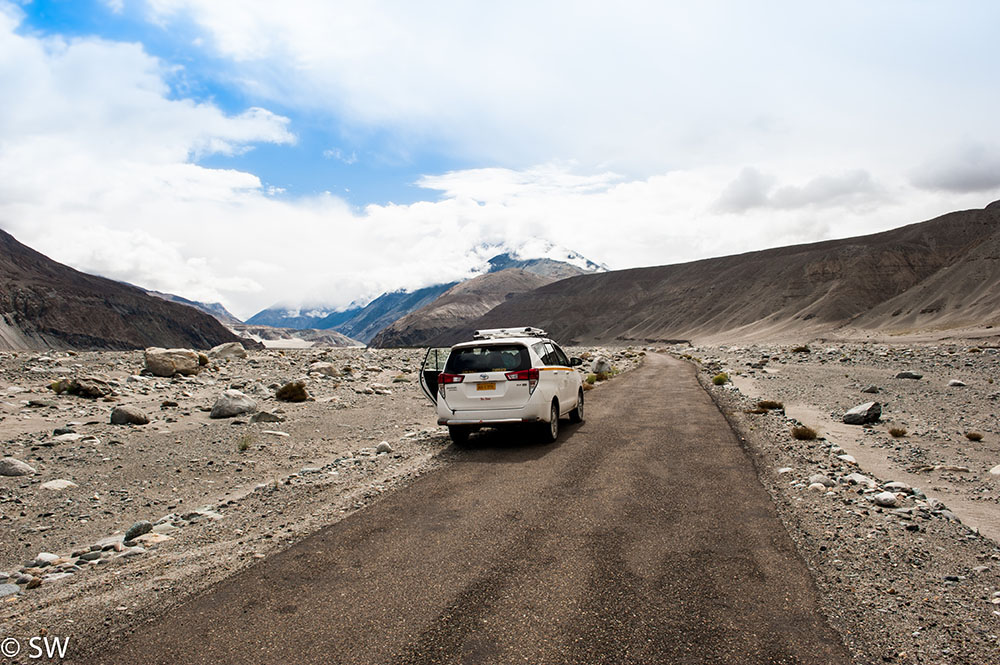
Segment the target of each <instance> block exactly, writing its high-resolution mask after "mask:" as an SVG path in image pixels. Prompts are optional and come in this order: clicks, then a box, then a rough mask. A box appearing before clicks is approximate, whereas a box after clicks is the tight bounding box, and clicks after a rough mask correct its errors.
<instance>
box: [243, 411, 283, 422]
mask: <svg viewBox="0 0 1000 665" xmlns="http://www.w3.org/2000/svg"><path fill="white" fill-rule="evenodd" d="M250 422H252V423H283V422H285V419H284V418H282V417H281V416H279V415H275V414H273V413H270V412H268V411H258V412H257V413H255V414H253V416H252V417H251V418H250Z"/></svg>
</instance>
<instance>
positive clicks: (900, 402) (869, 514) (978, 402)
mask: <svg viewBox="0 0 1000 665" xmlns="http://www.w3.org/2000/svg"><path fill="white" fill-rule="evenodd" d="M673 351H674V352H675V353H676V354H677V355H680V356H682V357H686V358H689V359H691V360H692V362H697V363H699V364H700V365H701V367H702V370H703V371H702V372H701V373H700V377H701V379H702V382H703V384H704V385H705V386H706V388H707V389H709V391H710V392H711V393H712V394H713V396H714V397H715V399H716V401H717V402H718V403H719V405H720V407H721V408H722V409H723V411H724V413H726V415H727V417H729V418H730V420H731V422H732V423H733V424H734V426H735V429H736V430H737V431H738V432H739V433H740V435H741V438H742V439H743V440H744V442H745V444H746V446H747V449H748V451H750V453H751V454H752V456H753V457H754V459H755V463H756V464H757V465H758V471H759V475H760V477H761V480H762V482H763V483H764V485H765V486H766V487H767V488H768V490H769V491H770V492H771V494H772V496H773V498H774V500H775V503H776V505H777V506H778V509H779V511H780V513H781V515H782V518H783V520H784V521H785V524H786V526H787V527H788V530H789V532H790V533H791V535H792V537H793V538H794V539H795V541H796V543H797V545H798V547H799V549H800V551H801V553H802V555H803V556H804V557H805V559H806V561H807V562H808V564H809V565H810V567H811V568H812V569H813V571H814V574H815V577H816V582H817V585H818V587H819V589H820V590H821V592H822V594H823V596H824V599H825V603H826V610H827V613H828V615H829V616H830V620H831V622H832V623H833V625H834V627H835V628H837V630H839V632H840V633H841V634H842V635H843V636H844V639H845V641H846V643H847V644H848V646H849V648H850V649H851V650H852V651H853V653H854V655H855V662H857V663H877V662H883V663H969V664H970V665H971V664H977V665H978V664H982V663H996V662H1000V639H998V635H1000V547H998V545H997V538H998V536H1000V505H998V504H1000V466H998V465H1000V427H998V422H997V416H996V407H997V399H998V397H1000V393H998V392H997V391H998V389H1000V387H998V386H997V385H996V384H995V383H994V381H995V380H996V379H997V378H1000V377H998V373H997V370H998V369H1000V353H998V350H997V349H996V348H984V347H978V346H967V345H957V344H956V345H946V344H941V345H934V344H925V345H919V346H898V345H889V344H878V343H870V344H861V343H858V344H838V345H835V346H831V345H811V346H802V347H799V346H797V345H796V346H792V345H787V346H775V345H758V346H744V347H731V346H721V347H700V348H680V347H676V348H675V349H673ZM903 372H910V373H911V374H915V375H920V378H896V377H897V376H898V375H900V374H901V373H903ZM720 374H724V375H726V376H724V377H720V378H718V379H716V377H717V376H719V375H720ZM726 377H728V378H730V379H732V381H731V382H727V383H722V382H723V381H724V380H725V378H726ZM713 379H714V381H713ZM716 383H720V384H721V385H716ZM762 401H771V402H776V403H780V406H779V405H778V404H761V402H762ZM872 401H875V402H878V403H879V406H880V407H881V410H882V415H881V418H880V419H879V420H878V421H876V422H874V423H869V424H867V425H863V426H859V425H847V424H844V422H843V417H844V414H845V413H846V412H847V411H848V410H850V409H851V408H852V407H855V406H857V405H860V404H862V403H867V402H872ZM764 407H770V408H764ZM803 425H805V426H807V427H809V428H811V429H813V430H814V431H815V432H816V434H817V438H815V439H796V438H795V437H794V436H793V435H792V430H793V429H794V428H796V427H799V426H803ZM891 430H895V431H894V432H891ZM804 434H805V435H807V433H804ZM894 434H895V436H894ZM970 434H971V435H972V436H971V438H970V436H969V435H970ZM976 434H979V435H981V438H979V437H977V436H976ZM802 435H803V434H800V436H802ZM976 439H978V440H976Z"/></svg>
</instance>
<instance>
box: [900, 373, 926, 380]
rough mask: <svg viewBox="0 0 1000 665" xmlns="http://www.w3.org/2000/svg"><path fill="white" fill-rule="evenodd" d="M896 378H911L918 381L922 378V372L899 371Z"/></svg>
mask: <svg viewBox="0 0 1000 665" xmlns="http://www.w3.org/2000/svg"><path fill="white" fill-rule="evenodd" d="M896 378H897V379H913V380H914V381H919V380H920V379H922V378H924V375H923V374H917V373H916V372H900V373H899V374H897V375H896Z"/></svg>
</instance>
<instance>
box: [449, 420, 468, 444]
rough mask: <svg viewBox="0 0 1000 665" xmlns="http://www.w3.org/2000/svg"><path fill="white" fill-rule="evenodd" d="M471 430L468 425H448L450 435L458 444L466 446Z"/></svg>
mask: <svg viewBox="0 0 1000 665" xmlns="http://www.w3.org/2000/svg"><path fill="white" fill-rule="evenodd" d="M469 434H470V430H469V428H468V427H456V426H454V425H449V426H448V436H450V437H451V440H452V442H453V443H454V444H455V445H456V446H464V445H465V444H467V443H468V442H469Z"/></svg>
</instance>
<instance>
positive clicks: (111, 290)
mask: <svg viewBox="0 0 1000 665" xmlns="http://www.w3.org/2000/svg"><path fill="white" fill-rule="evenodd" d="M0 317H2V318H0V349H45V348H73V349H95V350H98V349H108V350H124V349H136V348H143V347H147V346H167V347H176V346H184V347H195V348H209V347H212V346H215V345H216V344H221V343H222V342H233V341H237V338H236V337H235V336H234V335H233V334H232V333H230V332H229V331H228V330H226V329H225V328H224V327H223V326H222V324H220V323H219V322H218V321H216V320H215V319H214V318H213V317H211V316H209V315H208V314H205V313H204V312H201V311H199V310H197V309H194V308H193V307H188V306H186V305H180V304H177V303H173V302H168V301H166V300H161V299H160V298H156V297H154V296H150V295H147V294H146V293H145V292H143V291H142V290H141V289H137V288H135V287H132V286H128V285H125V284H122V283H120V282H115V281H113V280H110V279H105V278H103V277H96V276H94V275H87V274H85V273H82V272H79V271H76V270H73V269H72V268H70V267H68V266H64V265H62V264H61V263H57V262H55V261H53V260H51V259H49V258H48V257H46V256H44V255H42V254H39V253H38V252H36V251H34V250H33V249H30V248H28V247H26V246H24V245H22V244H21V243H19V242H18V241H17V240H15V239H14V238H13V236H11V235H10V234H8V233H6V232H4V231H0Z"/></svg>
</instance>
